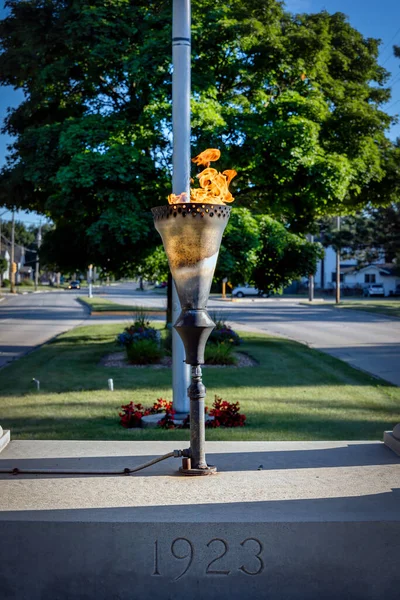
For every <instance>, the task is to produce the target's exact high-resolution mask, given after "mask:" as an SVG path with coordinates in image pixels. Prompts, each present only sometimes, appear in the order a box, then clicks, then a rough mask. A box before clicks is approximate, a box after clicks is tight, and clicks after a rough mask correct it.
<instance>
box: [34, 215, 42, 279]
mask: <svg viewBox="0 0 400 600" xmlns="http://www.w3.org/2000/svg"><path fill="white" fill-rule="evenodd" d="M36 241H37V252H36V264H35V290H37V289H38V285H39V250H40V246H41V245H42V223H41V222H40V223H39V230H38V232H37V238H36Z"/></svg>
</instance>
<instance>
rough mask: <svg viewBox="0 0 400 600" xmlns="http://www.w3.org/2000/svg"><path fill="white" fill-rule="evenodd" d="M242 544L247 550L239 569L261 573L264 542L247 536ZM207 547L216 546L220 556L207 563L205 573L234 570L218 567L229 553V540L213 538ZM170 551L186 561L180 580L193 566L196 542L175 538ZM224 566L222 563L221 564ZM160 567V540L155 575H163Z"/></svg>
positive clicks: (225, 572) (156, 542) (254, 573)
mask: <svg viewBox="0 0 400 600" xmlns="http://www.w3.org/2000/svg"><path fill="white" fill-rule="evenodd" d="M240 545H241V546H242V548H243V549H245V550H246V559H245V561H244V562H243V564H242V565H241V566H240V567H238V570H239V571H241V572H242V573H244V574H245V575H260V573H261V572H262V571H263V570H264V567H265V565H264V561H263V559H262V557H261V554H262V552H263V550H264V548H263V545H262V543H261V542H260V540H258V539H257V538H252V537H249V538H246V539H245V540H243V541H242V542H240ZM207 548H215V549H216V551H217V552H219V554H218V556H217V557H215V558H213V559H212V560H211V561H210V562H209V563H208V565H207V567H206V571H205V574H206V575H229V574H230V573H231V572H232V571H231V570H230V569H226V568H225V569H221V568H218V569H217V568H216V566H217V563H218V562H219V561H220V560H222V559H223V558H224V557H225V556H227V555H228V553H229V546H228V542H226V541H225V540H223V539H222V538H213V539H212V540H210V541H209V542H208V544H207ZM170 552H171V554H172V556H173V557H174V558H176V559H177V560H179V561H186V564H185V567H184V569H183V571H182V572H181V573H180V574H179V575H178V576H177V577H175V581H178V579H180V578H181V577H183V576H184V575H186V573H187V572H188V571H189V569H190V568H191V566H192V564H193V561H194V558H195V547H194V544H193V543H192V542H191V541H190V540H188V539H187V538H184V537H179V538H175V539H174V540H173V541H172V543H171V547H170ZM221 566H222V565H221ZM159 569H160V567H159V547H158V540H156V541H155V542H154V570H153V575H161V573H160V570H159Z"/></svg>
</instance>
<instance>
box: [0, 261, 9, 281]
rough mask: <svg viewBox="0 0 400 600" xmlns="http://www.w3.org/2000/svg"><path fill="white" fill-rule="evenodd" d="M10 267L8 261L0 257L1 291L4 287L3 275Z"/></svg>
mask: <svg viewBox="0 0 400 600" xmlns="http://www.w3.org/2000/svg"><path fill="white" fill-rule="evenodd" d="M7 267H8V263H7V260H6V259H5V258H3V257H2V256H0V289H1V287H2V286H3V273H4V272H5V270H6V269H7Z"/></svg>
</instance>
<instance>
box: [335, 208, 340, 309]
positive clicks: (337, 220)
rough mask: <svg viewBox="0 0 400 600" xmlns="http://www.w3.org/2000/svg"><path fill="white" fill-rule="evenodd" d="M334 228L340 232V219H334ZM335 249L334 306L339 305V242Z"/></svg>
mask: <svg viewBox="0 0 400 600" xmlns="http://www.w3.org/2000/svg"><path fill="white" fill-rule="evenodd" d="M336 228H337V231H338V232H340V217H336ZM338 244H339V246H338V248H337V249H336V304H340V241H339V240H338Z"/></svg>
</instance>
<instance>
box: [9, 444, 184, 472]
mask: <svg viewBox="0 0 400 600" xmlns="http://www.w3.org/2000/svg"><path fill="white" fill-rule="evenodd" d="M189 455H190V449H186V450H173V451H172V452H168V454H164V455H163V456H158V457H157V458H153V460H150V461H148V462H146V463H144V464H142V465H139V466H137V467H134V468H133V469H129V468H128V467H126V468H125V469H122V470H121V471H85V470H82V471H80V470H74V469H19V468H18V467H14V469H0V473H4V474H7V475H130V474H131V473H136V472H137V471H141V470H142V469H147V467H151V466H152V465H155V464H156V463H158V462H161V461H162V460H166V459H167V458H179V457H180V456H189Z"/></svg>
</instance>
